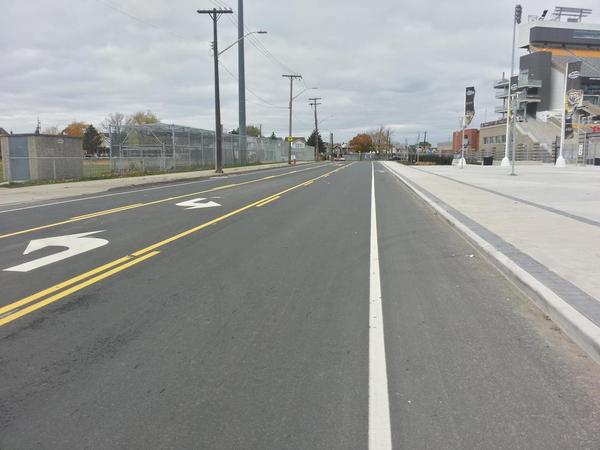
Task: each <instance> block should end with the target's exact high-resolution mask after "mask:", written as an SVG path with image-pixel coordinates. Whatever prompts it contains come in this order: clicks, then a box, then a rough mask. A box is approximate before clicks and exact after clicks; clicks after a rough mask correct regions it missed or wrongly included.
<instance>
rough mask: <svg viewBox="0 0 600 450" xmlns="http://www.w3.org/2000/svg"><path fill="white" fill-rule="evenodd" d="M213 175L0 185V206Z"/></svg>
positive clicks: (232, 171) (230, 170)
mask: <svg viewBox="0 0 600 450" xmlns="http://www.w3.org/2000/svg"><path fill="white" fill-rule="evenodd" d="M310 163H312V161H306V162H298V164H299V165H300V164H310ZM278 167H288V164H287V162H284V163H273V164H262V165H256V166H244V167H231V168H226V169H223V172H224V173H223V175H231V174H238V173H245V172H255V171H261V170H267V169H274V168H278ZM223 175H216V174H215V171H214V169H210V170H198V171H193V172H177V173H163V174H158V175H145V176H141V177H123V178H107V179H102V180H90V181H77V182H69V183H52V184H41V185H36V186H23V187H10V188H8V187H5V188H0V206H6V205H14V204H19V203H31V202H43V201H49V200H56V199H60V198H66V197H75V196H79V195H88V194H96V193H99V192H106V191H110V190H113V189H120V188H127V187H131V186H143V185H148V184H158V183H170V182H176V181H189V180H194V179H198V178H207V177H214V176H223Z"/></svg>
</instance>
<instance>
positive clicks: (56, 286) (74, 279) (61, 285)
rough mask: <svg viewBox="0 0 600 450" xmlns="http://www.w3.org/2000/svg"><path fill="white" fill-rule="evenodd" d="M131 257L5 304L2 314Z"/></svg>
mask: <svg viewBox="0 0 600 450" xmlns="http://www.w3.org/2000/svg"><path fill="white" fill-rule="evenodd" d="M131 258H132V257H131V256H124V257H123V258H119V259H115V260H114V261H111V262H109V263H108V264H104V265H103V266H100V267H96V268H95V269H92V270H90V271H89V272H85V273H82V274H81V275H77V276H76V277H73V278H71V279H69V280H66V281H63V282H62V283H59V284H56V285H54V286H52V287H49V288H48V289H44V290H43V291H40V292H38V293H36V294H33V295H30V296H29V297H25V298H23V299H21V300H19V301H16V302H13V303H11V304H9V305H6V306H3V307H2V308H0V315H2V314H5V313H7V312H9V311H12V310H13V309H16V308H19V307H21V306H23V305H26V304H28V303H31V302H33V301H35V300H38V299H40V298H42V297H45V296H46V295H49V294H52V293H54V292H56V291H60V290H61V289H63V288H65V287H67V286H71V285H72V284H75V283H78V282H79V281H81V280H84V279H86V278H89V277H91V276H93V275H96V274H97V273H100V272H102V271H104V270H106V269H110V268H111V267H114V266H117V265H119V264H121V263H123V262H126V261H129V260H130V259H131Z"/></svg>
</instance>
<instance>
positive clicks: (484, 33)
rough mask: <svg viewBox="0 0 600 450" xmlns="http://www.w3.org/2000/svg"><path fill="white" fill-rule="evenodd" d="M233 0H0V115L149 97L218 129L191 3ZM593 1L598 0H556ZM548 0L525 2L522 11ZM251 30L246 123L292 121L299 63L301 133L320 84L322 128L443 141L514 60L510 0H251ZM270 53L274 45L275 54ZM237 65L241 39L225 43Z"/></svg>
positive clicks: (124, 103)
mask: <svg viewBox="0 0 600 450" xmlns="http://www.w3.org/2000/svg"><path fill="white" fill-rule="evenodd" d="M217 3H221V4H225V5H228V6H231V7H232V8H233V9H234V12H235V10H236V8H237V1H236V0H225V1H222V0H219V1H218V2H215V1H213V0H195V1H191V0H170V1H167V0H57V1H48V0H2V2H1V6H0V55H2V65H1V69H0V127H3V128H6V129H7V130H13V131H14V132H30V131H33V130H34V129H35V125H36V120H37V117H38V116H39V118H40V120H41V122H42V128H46V127H50V126H57V127H59V128H62V127H64V126H66V125H67V123H69V122H71V121H73V120H81V121H85V122H91V123H93V124H95V125H100V123H101V122H102V120H103V119H104V117H105V116H106V115H107V114H109V113H111V112H114V111H120V112H123V113H126V114H129V113H133V112H135V111H137V110H142V109H143V110H146V109H150V110H152V111H154V112H155V113H157V114H158V116H159V117H160V118H161V119H162V121H163V122H166V123H176V124H180V125H188V126H193V127H200V128H205V129H214V91H213V66H212V57H211V55H210V50H209V47H210V41H211V40H212V27H211V22H210V19H209V18H208V17H207V16H200V15H198V14H197V13H196V12H195V11H196V10H197V9H199V8H212V7H213V6H215V4H217ZM559 3H560V4H561V5H562V6H578V7H586V8H593V7H594V6H596V7H597V9H598V11H594V16H593V17H592V18H590V19H588V21H589V22H600V17H599V15H598V13H600V7H598V3H597V0H593V1H592V0H577V1H571V0H561V1H560V2H559ZM554 6H555V4H554V3H548V2H544V1H540V0H535V1H525V2H523V8H524V18H525V20H526V17H527V15H528V14H540V13H541V11H542V10H543V9H546V8H548V9H553V7H554ZM244 8H245V23H246V26H247V28H248V30H258V29H264V30H267V31H268V33H269V34H267V35H258V36H257V37H256V38H257V39H259V40H260V42H261V43H262V44H263V45H264V47H265V48H266V49H267V50H266V51H265V50H264V49H261V48H257V47H259V46H255V45H253V44H252V42H250V41H249V42H247V43H246V81H247V87H248V88H249V89H250V90H251V91H252V93H251V92H248V93H247V116H248V123H249V124H252V123H254V124H262V127H263V134H265V135H269V134H270V133H271V131H275V133H276V134H277V135H278V136H285V135H286V134H287V114H288V111H287V98H288V96H289V84H288V82H287V80H285V79H283V78H282V77H281V75H282V73H285V72H288V71H294V72H297V73H300V74H302V75H303V76H304V80H303V81H302V82H299V83H297V85H296V87H295V91H296V93H298V92H300V91H301V90H302V89H304V88H305V87H312V86H317V87H318V88H319V90H318V91H307V92H306V93H304V94H303V95H301V96H300V97H298V99H297V100H296V101H295V102H294V124H295V125H294V135H300V136H308V135H309V134H310V132H311V130H312V129H313V127H314V125H313V116H312V112H311V110H310V107H309V106H308V97H311V96H318V97H323V100H322V102H323V104H322V105H321V106H320V109H319V116H320V122H321V125H320V129H321V130H322V132H323V134H324V135H326V136H328V133H329V131H332V132H334V134H335V138H336V141H340V142H341V141H347V140H349V139H350V138H351V137H352V136H353V135H354V134H356V133H357V132H360V131H363V130H369V129H372V128H375V127H377V126H379V125H386V126H389V127H391V128H392V130H393V135H394V138H395V140H397V141H399V142H404V139H405V138H406V139H408V140H409V142H414V141H415V140H416V135H417V132H418V131H423V130H427V131H428V136H431V139H428V140H430V141H431V142H433V143H436V142H439V141H447V140H449V137H450V133H451V131H452V129H455V128H456V127H457V126H458V125H457V124H458V118H459V116H460V115H461V110H462V108H463V107H464V106H463V102H464V88H465V87H466V86H469V85H474V86H475V87H476V90H477V96H476V109H477V114H476V116H475V124H479V123H480V122H483V121H485V120H493V119H494V118H495V117H496V116H495V115H494V113H493V109H494V105H495V104H496V102H495V100H494V92H493V88H492V83H493V80H495V79H498V78H499V77H500V76H501V74H502V72H503V71H507V72H508V70H509V69H510V39H511V31H512V28H511V24H512V15H513V8H514V3H513V2H512V1H505V0H497V1H492V0H462V1H461V0H456V1H453V2H445V1H444V2H442V1H439V0H421V1H410V2H409V1H401V0H379V1H370V2H369V1H364V0H362V1H358V0H294V1H288V0H279V1H277V0H246V2H245V3H244ZM231 16H232V17H226V16H224V17H223V18H222V19H221V21H220V22H219V43H220V47H221V48H224V47H225V46H226V45H228V44H229V43H231V42H233V41H235V40H236V39H237V27H236V25H235V20H236V15H235V14H233V15H231ZM271 55H272V56H271ZM222 60H223V64H224V66H225V67H226V68H227V69H229V70H230V71H231V73H232V74H234V75H236V74H237V51H236V49H235V48H232V49H231V50H230V51H228V52H227V53H225V54H224V55H223V56H222ZM221 82H222V84H221V100H222V120H223V124H224V127H225V129H226V130H231V129H233V128H237V126H238V123H237V122H238V115H237V81H236V79H235V78H233V77H232V76H231V75H230V74H228V73H227V72H226V71H225V70H224V68H222V69H221Z"/></svg>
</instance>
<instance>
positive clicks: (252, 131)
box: [231, 125, 261, 137]
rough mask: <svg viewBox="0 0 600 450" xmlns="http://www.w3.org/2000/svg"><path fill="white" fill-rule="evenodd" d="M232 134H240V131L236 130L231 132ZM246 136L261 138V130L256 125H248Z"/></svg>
mask: <svg viewBox="0 0 600 450" xmlns="http://www.w3.org/2000/svg"><path fill="white" fill-rule="evenodd" d="M231 134H240V129H239V128H236V129H235V130H231ZM246 136H251V137H261V136H260V128H259V127H257V126H255V125H248V126H247V127H246Z"/></svg>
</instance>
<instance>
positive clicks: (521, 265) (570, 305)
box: [384, 162, 600, 362]
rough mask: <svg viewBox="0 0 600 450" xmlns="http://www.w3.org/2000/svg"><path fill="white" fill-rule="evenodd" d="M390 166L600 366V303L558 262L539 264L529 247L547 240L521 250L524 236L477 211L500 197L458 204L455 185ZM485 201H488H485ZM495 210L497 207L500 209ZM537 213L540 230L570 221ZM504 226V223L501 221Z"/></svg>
mask: <svg viewBox="0 0 600 450" xmlns="http://www.w3.org/2000/svg"><path fill="white" fill-rule="evenodd" d="M384 165H385V167H386V168H387V169H388V170H390V172H392V173H393V174H394V175H395V176H397V177H398V178H399V179H400V180H401V181H402V182H403V183H404V184H406V185H407V186H408V187H409V188H410V189H411V190H412V191H413V192H414V193H415V194H416V195H417V196H418V197H420V198H421V199H423V200H424V201H425V202H426V203H427V204H428V205H429V206H431V207H432V208H433V209H434V210H435V211H436V212H437V213H438V214H440V215H441V216H442V217H444V218H445V219H446V220H447V221H448V222H449V223H450V224H451V225H453V226H454V227H455V228H456V229H457V230H458V231H460V232H461V233H462V234H463V235H465V236H466V237H467V238H468V239H469V240H470V241H472V242H473V243H474V244H476V245H477V246H478V247H479V248H481V249H482V250H483V251H484V253H486V254H487V255H489V256H491V257H492V260H493V261H494V262H495V263H496V265H497V266H498V267H499V268H500V269H501V270H502V271H503V272H504V273H505V274H507V275H508V276H509V277H510V278H512V279H513V280H515V281H517V282H518V283H519V284H520V285H522V286H523V287H525V288H526V290H527V291H528V292H529V293H530V294H532V295H531V298H532V299H533V300H534V301H535V302H536V304H537V305H538V306H539V307H540V308H541V309H542V310H543V311H545V312H546V314H548V315H549V316H550V317H551V318H552V319H553V320H554V321H555V322H556V323H557V324H558V325H559V326H560V327H561V328H562V329H563V330H564V331H565V332H566V333H567V334H568V335H569V336H570V337H571V338H572V339H573V340H574V341H575V342H577V343H578V344H579V345H580V346H581V347H582V348H583V349H584V350H585V351H586V352H587V353H588V354H589V355H590V356H591V357H592V358H593V359H594V360H596V361H597V362H600V301H599V300H598V298H597V297H596V296H593V295H591V293H590V292H586V291H585V290H584V289H582V288H581V286H578V285H577V284H575V283H572V282H570V281H567V280H568V279H571V278H570V277H569V278H566V277H565V274H564V273H560V272H561V271H559V270H557V268H556V267H554V266H553V265H552V264H548V261H550V262H552V260H551V259H549V260H546V261H545V260H543V259H542V260H541V261H540V260H538V257H539V255H540V254H542V253H541V252H539V253H536V252H535V251H529V248H530V247H531V248H533V247H535V245H539V246H543V244H544V241H543V240H540V241H539V242H532V243H531V245H530V246H525V245H520V242H521V241H519V239H518V238H519V236H516V237H515V236H505V235H504V234H503V233H502V227H501V226H497V227H494V224H493V223H492V222H490V219H488V220H486V221H484V220H481V219H480V216H478V215H477V214H474V213H473V211H475V210H477V209H480V210H481V209H484V208H483V206H482V205H485V204H487V205H488V208H489V206H490V203H492V202H501V201H504V200H499V199H497V198H494V195H493V194H491V193H482V192H477V193H474V192H461V193H460V194H461V195H460V198H461V199H462V200H463V202H462V203H461V202H458V201H453V198H454V197H456V198H458V195H457V194H456V193H453V192H449V185H448V184H447V183H451V182H450V181H448V182H447V183H442V182H439V183H437V184H436V183H435V182H433V181H432V180H425V179H426V178H427V177H432V178H433V177H434V176H433V175H429V174H422V173H420V172H417V171H416V170H414V169H411V168H409V167H406V166H402V165H400V164H397V163H392V162H386V163H384ZM424 186H427V188H425V187H424ZM457 189H461V190H469V189H471V190H472V191H474V189H473V188H469V187H465V186H460V187H459V188H457ZM484 196H487V197H486V198H484ZM465 198H471V199H472V200H471V202H470V203H469V202H465V201H464V199H465ZM491 206H492V208H493V207H494V206H495V205H491ZM519 207H520V208H521V210H522V211H523V213H522V215H521V217H520V218H521V219H522V220H523V219H524V220H532V216H531V215H532V214H534V213H533V212H532V211H529V210H527V208H532V207H530V206H527V205H525V206H523V205H519ZM480 214H481V211H480ZM535 214H537V215H538V216H539V217H536V219H537V220H538V221H539V224H540V226H544V225H546V226H547V224H548V221H554V222H559V221H567V220H570V219H568V218H563V217H552V213H550V212H543V211H540V210H538V211H536V212H535ZM542 214H543V216H542ZM475 219H478V220H475ZM498 221H499V222H500V220H498ZM525 223H528V222H525ZM490 224H491V226H490ZM552 225H553V226H554V227H556V226H560V225H564V224H562V223H553V224H552ZM578 226H580V227H589V228H593V229H591V230H590V229H588V230H586V231H588V232H590V233H594V232H597V230H596V229H595V227H592V226H591V225H585V224H579V225H578ZM528 238H529V237H528ZM521 239H523V236H521ZM564 247H570V246H564ZM588 253H589V252H588ZM577 256H579V257H581V256H582V255H575V257H574V259H577ZM540 259H541V258H540ZM588 290H589V288H588Z"/></svg>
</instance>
